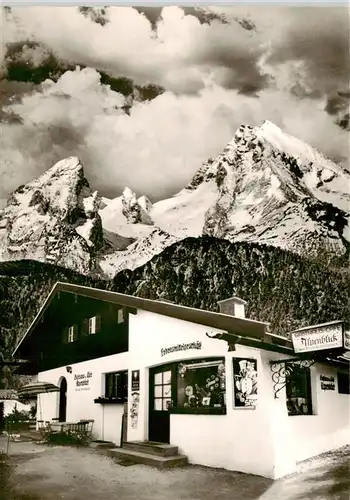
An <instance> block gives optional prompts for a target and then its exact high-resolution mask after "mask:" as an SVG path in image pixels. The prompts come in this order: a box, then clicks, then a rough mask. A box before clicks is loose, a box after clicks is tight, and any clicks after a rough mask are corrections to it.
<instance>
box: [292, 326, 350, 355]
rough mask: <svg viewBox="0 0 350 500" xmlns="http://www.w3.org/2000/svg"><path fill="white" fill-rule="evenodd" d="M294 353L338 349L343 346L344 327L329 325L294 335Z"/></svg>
mask: <svg viewBox="0 0 350 500" xmlns="http://www.w3.org/2000/svg"><path fill="white" fill-rule="evenodd" d="M292 342H293V347H294V351H295V352H296V353H299V352H310V351H322V350H327V349H336V348H338V347H342V346H343V325H342V323H338V324H336V325H327V326H321V327H315V328H310V329H305V330H300V331H298V332H293V333H292Z"/></svg>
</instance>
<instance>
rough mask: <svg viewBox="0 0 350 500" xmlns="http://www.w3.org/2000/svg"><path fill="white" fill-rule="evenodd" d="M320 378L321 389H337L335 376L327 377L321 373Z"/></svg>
mask: <svg viewBox="0 0 350 500" xmlns="http://www.w3.org/2000/svg"><path fill="white" fill-rule="evenodd" d="M320 380H321V389H322V390H323V391H335V380H334V377H326V376H325V375H321V376H320Z"/></svg>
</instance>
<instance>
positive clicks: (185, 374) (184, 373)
mask: <svg viewBox="0 0 350 500" xmlns="http://www.w3.org/2000/svg"><path fill="white" fill-rule="evenodd" d="M225 387H226V384H225V361H224V359H223V358H220V359H202V360H196V361H190V362H186V363H181V364H179V365H178V367H177V407H179V408H181V407H182V408H200V407H214V408H221V407H224V406H225V405H226V398H225Z"/></svg>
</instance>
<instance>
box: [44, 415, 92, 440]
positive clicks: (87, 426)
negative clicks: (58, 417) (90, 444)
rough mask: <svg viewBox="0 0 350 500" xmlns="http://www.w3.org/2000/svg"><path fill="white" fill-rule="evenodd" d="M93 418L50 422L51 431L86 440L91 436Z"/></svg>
mask: <svg viewBox="0 0 350 500" xmlns="http://www.w3.org/2000/svg"><path fill="white" fill-rule="evenodd" d="M92 424H93V420H81V421H78V422H77V421H75V422H55V421H54V422H50V428H51V431H52V432H53V433H58V432H59V433H62V434H68V435H71V436H73V437H75V438H77V439H79V440H83V441H84V440H86V439H88V438H89V437H90V436H91V431H92Z"/></svg>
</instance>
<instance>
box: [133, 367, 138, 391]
mask: <svg viewBox="0 0 350 500" xmlns="http://www.w3.org/2000/svg"><path fill="white" fill-rule="evenodd" d="M131 390H132V391H139V390H140V370H132V372H131Z"/></svg>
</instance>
